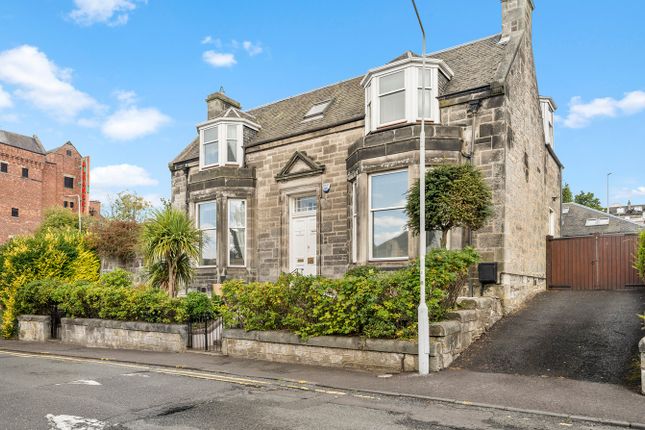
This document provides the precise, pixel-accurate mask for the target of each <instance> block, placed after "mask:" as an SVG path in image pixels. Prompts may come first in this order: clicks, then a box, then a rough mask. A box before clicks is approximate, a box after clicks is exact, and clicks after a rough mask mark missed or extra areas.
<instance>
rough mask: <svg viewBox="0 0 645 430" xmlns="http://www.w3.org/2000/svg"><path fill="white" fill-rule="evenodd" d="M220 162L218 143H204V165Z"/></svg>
mask: <svg viewBox="0 0 645 430" xmlns="http://www.w3.org/2000/svg"><path fill="white" fill-rule="evenodd" d="M218 162H219V148H218V143H217V142H215V143H209V144H206V145H204V165H205V166H208V165H210V164H217V163H218Z"/></svg>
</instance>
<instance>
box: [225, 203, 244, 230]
mask: <svg viewBox="0 0 645 430" xmlns="http://www.w3.org/2000/svg"><path fill="white" fill-rule="evenodd" d="M245 218H246V201H245V200H229V201H228V227H229V228H236V227H239V228H244V227H245V224H246V219H245Z"/></svg>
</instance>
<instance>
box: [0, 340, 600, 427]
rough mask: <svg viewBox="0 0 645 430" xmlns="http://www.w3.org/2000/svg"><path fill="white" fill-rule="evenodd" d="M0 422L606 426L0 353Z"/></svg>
mask: <svg viewBox="0 0 645 430" xmlns="http://www.w3.org/2000/svg"><path fill="white" fill-rule="evenodd" d="M0 428H2V429H65V430H69V429H146V430H147V429H157V428H164V429H205V428H217V429H438V430H442V429H562V428H575V429H579V428H585V429H587V428H593V429H610V428H612V427H608V426H601V425H595V426H594V425H592V424H587V423H579V422H575V421H574V422H562V419H559V418H551V417H545V416H536V415H528V414H521V413H515V412H507V411H501V410H492V409H481V408H476V407H468V406H460V405H454V404H445V403H435V402H428V401H419V400H412V399H404V398H397V397H378V396H373V395H365V394H361V393H360V392H352V391H334V390H324V389H319V388H318V389H317V388H315V387H307V386H305V385H303V384H302V383H299V382H297V381H293V382H285V383H280V384H278V383H275V382H270V381H266V380H260V379H249V378H241V377H233V376H227V375H223V374H215V373H206V372H195V371H188V370H182V369H176V370H175V369H169V368H158V367H150V366H142V365H132V364H125V363H114V362H100V361H90V360H85V359H75V358H62V357H59V358H54V357H44V356H37V355H31V354H24V353H11V352H0Z"/></svg>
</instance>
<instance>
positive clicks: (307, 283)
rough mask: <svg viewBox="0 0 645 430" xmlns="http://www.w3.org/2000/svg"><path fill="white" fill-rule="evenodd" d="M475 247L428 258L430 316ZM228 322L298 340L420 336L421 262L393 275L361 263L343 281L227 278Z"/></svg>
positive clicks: (457, 285) (461, 276)
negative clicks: (287, 334) (291, 335)
mask: <svg viewBox="0 0 645 430" xmlns="http://www.w3.org/2000/svg"><path fill="white" fill-rule="evenodd" d="M477 261H478V255H477V253H476V252H475V251H474V250H473V249H472V248H466V249H464V250H461V251H447V250H443V249H442V250H433V251H431V252H430V253H429V254H428V255H427V257H426V283H427V289H426V302H427V305H428V309H429V314H430V318H431V320H433V321H438V320H441V319H442V318H443V317H444V315H445V313H446V312H447V311H448V310H449V309H451V308H453V307H454V306H455V303H456V299H457V296H458V294H459V291H460V289H461V287H463V285H464V283H465V280H466V279H467V276H468V270H469V268H470V267H471V266H472V265H473V264H475V263H476V262H477ZM222 291H223V299H224V304H225V307H224V312H225V318H226V322H227V325H229V326H237V327H242V328H244V329H246V330H289V331H292V332H294V333H296V334H298V335H299V336H301V337H304V338H307V337H310V336H321V335H357V336H365V337H369V338H389V339H393V338H399V339H408V338H414V337H415V336H416V334H417V306H418V302H419V293H420V289H419V265H418V263H412V264H410V265H409V266H408V267H406V268H405V269H402V270H398V271H396V272H381V271H379V270H378V269H374V268H370V267H361V268H356V269H353V270H351V271H349V272H348V274H347V275H346V276H345V277H343V278H341V279H326V278H322V277H312V276H302V275H295V274H289V275H287V274H284V275H282V276H281V277H280V278H279V279H278V281H277V282H252V283H244V282H243V281H237V280H234V281H228V282H225V283H224V286H223V289H222Z"/></svg>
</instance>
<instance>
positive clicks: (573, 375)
mask: <svg viewBox="0 0 645 430" xmlns="http://www.w3.org/2000/svg"><path fill="white" fill-rule="evenodd" d="M643 311H645V289H636V290H631V291H628V290H625V291H567V290H552V291H547V292H546V293H543V294H541V295H539V296H537V297H535V298H534V299H533V300H531V301H530V302H529V303H528V304H527V306H526V307H525V308H524V309H523V310H521V311H520V312H517V313H516V314H514V315H512V316H509V317H507V318H504V319H503V320H501V321H500V322H498V323H497V324H496V325H495V326H493V328H492V329H491V330H490V331H489V332H488V333H487V334H486V335H484V336H483V337H482V338H481V339H480V340H478V341H477V342H475V343H474V344H473V345H472V346H471V347H470V348H469V349H468V350H467V351H466V352H465V353H464V354H463V355H462V356H461V357H459V358H458V359H457V360H456V361H455V363H454V364H453V367H457V368H464V369H468V370H474V371H479V372H493V373H511V374H519V375H547V376H552V377H553V376H555V377H564V378H570V379H578V380H585V381H593V382H608V383H613V384H629V381H628V377H629V374H630V372H633V367H632V366H633V360H634V359H635V358H636V357H637V353H638V342H639V340H640V339H641V338H642V337H643V336H645V332H643V331H642V329H641V322H640V320H639V318H638V317H637V314H642V313H643Z"/></svg>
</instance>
